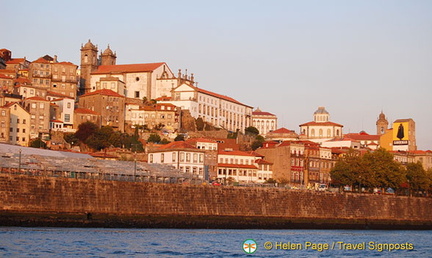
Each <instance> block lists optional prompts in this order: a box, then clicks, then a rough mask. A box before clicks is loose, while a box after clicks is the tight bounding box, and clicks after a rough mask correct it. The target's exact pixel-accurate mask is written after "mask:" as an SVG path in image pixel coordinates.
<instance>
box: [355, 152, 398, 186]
mask: <svg viewBox="0 0 432 258" xmlns="http://www.w3.org/2000/svg"><path fill="white" fill-rule="evenodd" d="M363 161H364V164H365V166H366V167H367V168H368V171H369V173H368V174H367V175H365V176H366V177H368V178H370V183H369V186H373V187H385V188H387V187H391V188H393V189H398V188H399V187H400V186H401V184H402V183H404V182H405V181H406V175H405V171H404V169H403V168H402V166H401V164H400V163H398V162H397V161H395V160H394V158H393V155H392V154H391V153H390V152H388V151H387V150H385V149H383V148H379V149H377V150H375V151H373V152H368V153H366V154H365V155H364V156H363Z"/></svg>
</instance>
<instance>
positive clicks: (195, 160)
mask: <svg viewBox="0 0 432 258" xmlns="http://www.w3.org/2000/svg"><path fill="white" fill-rule="evenodd" d="M197 161H198V154H197V153H194V154H193V162H194V163H196V162H197Z"/></svg>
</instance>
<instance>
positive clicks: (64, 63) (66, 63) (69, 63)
mask: <svg viewBox="0 0 432 258" xmlns="http://www.w3.org/2000/svg"><path fill="white" fill-rule="evenodd" d="M54 64H61V65H73V66H77V65H76V64H74V63H71V62H58V63H54Z"/></svg>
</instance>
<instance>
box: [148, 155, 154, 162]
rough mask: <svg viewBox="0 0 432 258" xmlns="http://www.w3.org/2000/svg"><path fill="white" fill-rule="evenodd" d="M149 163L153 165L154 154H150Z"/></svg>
mask: <svg viewBox="0 0 432 258" xmlns="http://www.w3.org/2000/svg"><path fill="white" fill-rule="evenodd" d="M149 162H150V163H153V154H150V155H149Z"/></svg>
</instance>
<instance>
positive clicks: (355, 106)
mask: <svg viewBox="0 0 432 258" xmlns="http://www.w3.org/2000/svg"><path fill="white" fill-rule="evenodd" d="M1 6H2V8H1V9H2V21H1V25H0V27H1V28H2V33H1V36H0V48H7V49H10V50H11V51H12V54H13V57H23V56H26V57H27V58H28V59H29V60H30V61H33V60H35V59H37V58H38V57H40V56H43V55H45V54H49V55H51V56H53V55H57V56H58V58H59V60H60V61H71V62H73V63H75V64H77V65H79V58H80V52H79V49H80V46H81V44H82V43H85V42H87V40H88V39H91V40H92V42H93V43H95V44H98V45H99V49H105V48H106V47H107V44H110V46H111V49H113V50H114V51H117V63H118V64H126V63H150V62H159V61H163V62H167V63H168V65H169V66H170V67H171V69H172V70H173V71H174V72H175V73H176V72H177V70H178V69H179V68H181V69H183V70H184V69H185V68H187V69H188V72H189V73H191V72H192V73H194V74H195V78H196V80H197V81H198V82H199V84H198V86H199V87H202V88H205V89H207V90H210V91H214V92H217V93H220V94H224V95H229V96H231V97H233V98H235V99H237V100H239V101H241V102H243V103H245V104H248V105H251V106H254V107H260V108H261V109H262V110H263V111H268V112H272V113H274V114H276V115H277V116H278V117H279V126H280V127H282V126H284V127H287V128H289V129H293V130H296V132H298V131H299V126H298V125H299V124H301V123H304V122H308V121H311V120H312V114H313V112H314V111H315V110H316V109H317V107H318V106H325V107H326V109H327V110H328V111H329V112H330V115H331V120H332V121H333V122H337V123H341V124H343V125H344V132H345V133H348V132H359V131H360V130H365V131H367V132H368V133H371V134H374V133H375V132H376V131H375V122H376V119H377V117H378V114H379V113H380V112H381V110H383V111H384V113H385V114H386V115H387V117H388V118H389V121H390V122H393V121H394V120H396V119H400V118H413V119H414V120H415V122H416V127H417V130H416V133H417V145H418V146H419V149H432V101H431V97H432V15H431V14H432V1H416V0H410V1H379V0H376V1H367V0H362V1H354V0H352V1H322V0H319V1H318V0H317V1H307V0H306V1H300V0H298V1H212V2H209V1H188V0H184V1H171V0H167V1H127V0H124V1H82V0H79V1H58V0H56V1H30V0H28V1H16V0H13V1H12V0H1Z"/></svg>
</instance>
